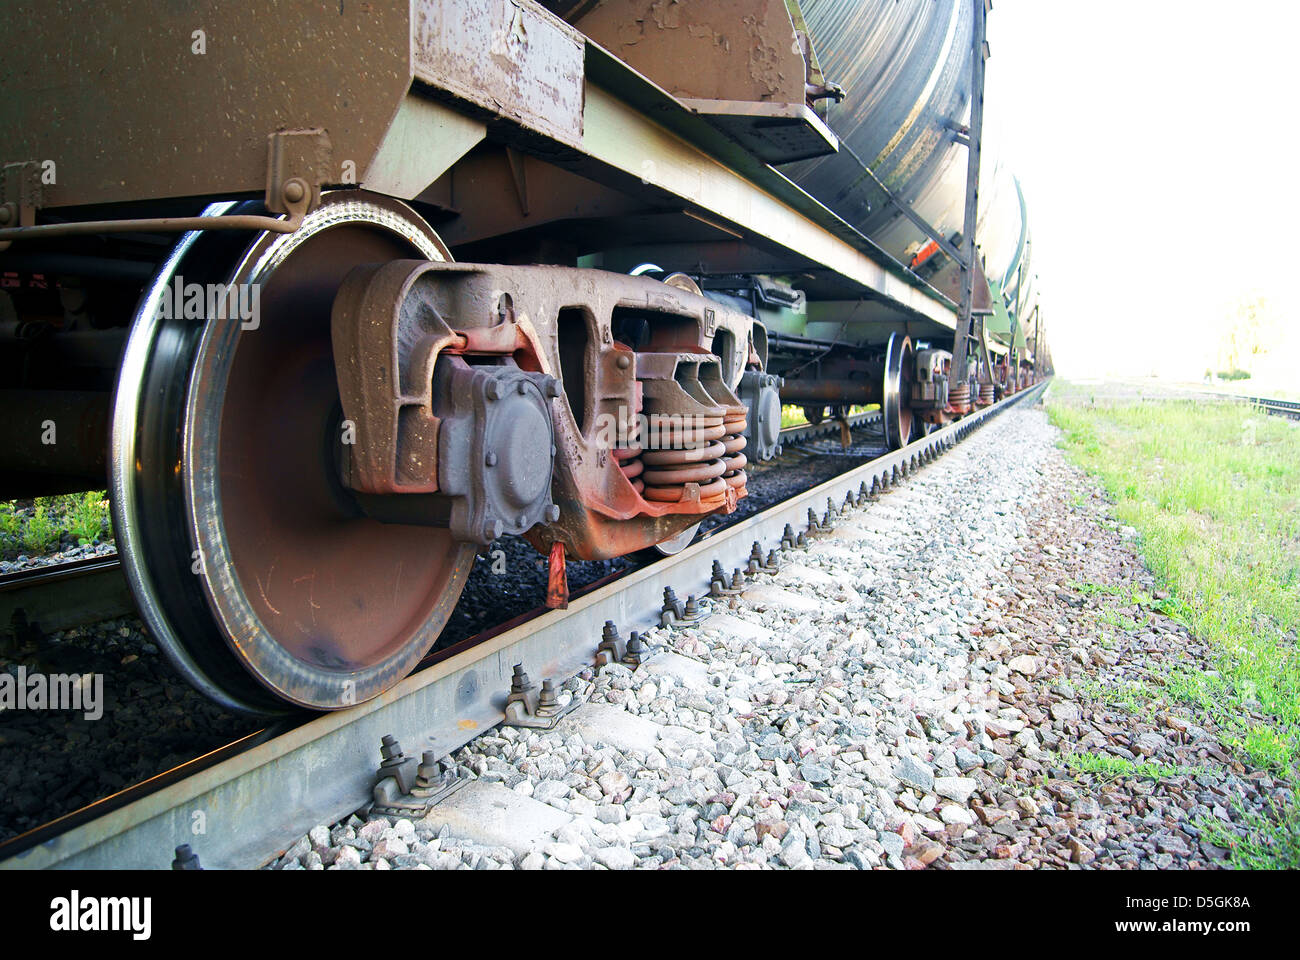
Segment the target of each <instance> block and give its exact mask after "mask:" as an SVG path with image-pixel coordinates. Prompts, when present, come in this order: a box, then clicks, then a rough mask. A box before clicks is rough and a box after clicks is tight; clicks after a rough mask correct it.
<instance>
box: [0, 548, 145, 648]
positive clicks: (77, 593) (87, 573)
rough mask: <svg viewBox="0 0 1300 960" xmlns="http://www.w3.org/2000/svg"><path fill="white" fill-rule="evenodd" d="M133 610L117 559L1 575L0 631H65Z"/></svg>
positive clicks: (89, 559)
mask: <svg viewBox="0 0 1300 960" xmlns="http://www.w3.org/2000/svg"><path fill="white" fill-rule="evenodd" d="M134 611H135V599H134V598H133V597H132V596H131V590H130V587H129V586H128V585H127V582H126V576H125V575H124V574H123V573H122V566H121V564H120V563H119V562H118V560H117V557H116V556H105V557H89V558H86V559H84V560H70V561H67V562H65V563H53V564H48V565H46V566H43V567H28V568H26V569H24V570H18V571H15V572H13V573H7V574H5V575H4V576H0V631H7V630H10V629H13V630H15V631H17V630H27V629H39V630H40V631H41V632H42V633H47V634H48V633H53V632H55V631H56V630H68V629H71V628H73V627H81V626H85V625H86V624H88V623H98V622H101V621H103V620H112V619H113V618H115V617H122V616H126V615H128V614H130V613H133V612H134Z"/></svg>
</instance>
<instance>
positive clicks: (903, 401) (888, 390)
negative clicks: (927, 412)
mask: <svg viewBox="0 0 1300 960" xmlns="http://www.w3.org/2000/svg"><path fill="white" fill-rule="evenodd" d="M915 367H916V364H915V363H914V362H913V358H912V339H911V337H906V336H902V335H900V334H898V333H891V334H890V335H889V347H888V349H887V351H886V353H885V388H884V403H883V404H882V405H881V408H882V419H883V421H884V424H885V442H886V443H887V444H889V448H890V449H891V450H897V449H898V448H899V447H903V446H906V445H907V444H908V443H909V442H910V441H911V439H912V421H913V417H912V408H911V407H910V406H909V405H908V404H909V402H910V401H911V398H912V377H913V374H914V372H915Z"/></svg>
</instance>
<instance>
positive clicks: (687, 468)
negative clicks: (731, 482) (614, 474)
mask: <svg viewBox="0 0 1300 960" xmlns="http://www.w3.org/2000/svg"><path fill="white" fill-rule="evenodd" d="M725 439H726V428H725V427H724V425H723V418H722V417H703V418H700V419H699V420H696V421H694V422H691V423H689V424H684V425H673V426H670V427H666V428H662V429H657V430H655V432H654V436H652V437H650V438H648V443H650V444H653V446H650V445H647V446H646V448H645V451H644V452H643V453H642V454H641V461H642V463H643V464H644V469H643V471H642V475H641V478H642V479H643V480H644V481H645V490H644V493H643V496H644V497H645V498H646V499H647V500H655V501H658V502H660V503H678V502H680V501H682V500H686V499H688V497H687V485H688V484H696V485H698V487H699V497H700V500H711V499H714V498H716V497H721V496H722V495H723V494H725V493H726V491H727V481H726V480H725V479H723V474H725V473H726V471H727V465H726V463H725V462H724V460H723V459H722V458H723V456H724V455H725V454H726V452H727V447H726V444H725V442H724V440H725Z"/></svg>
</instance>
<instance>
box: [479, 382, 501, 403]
mask: <svg viewBox="0 0 1300 960" xmlns="http://www.w3.org/2000/svg"><path fill="white" fill-rule="evenodd" d="M483 392H484V393H486V394H487V398H488V399H489V400H500V399H501V383H500V381H498V380H489V381H488V382H487V386H486V387H484V388H483Z"/></svg>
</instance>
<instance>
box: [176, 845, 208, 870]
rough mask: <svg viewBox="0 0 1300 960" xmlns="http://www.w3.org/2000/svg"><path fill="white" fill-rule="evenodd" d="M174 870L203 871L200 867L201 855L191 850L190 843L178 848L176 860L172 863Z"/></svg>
mask: <svg viewBox="0 0 1300 960" xmlns="http://www.w3.org/2000/svg"><path fill="white" fill-rule="evenodd" d="M172 869H173V870H202V869H203V867H201V866H200V865H199V855H198V854H197V853H195V852H194V851H193V850H191V849H190V845H189V844H188V843H182V844H181V845H180V846H179V847H177V848H176V859H175V860H173V861H172Z"/></svg>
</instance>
